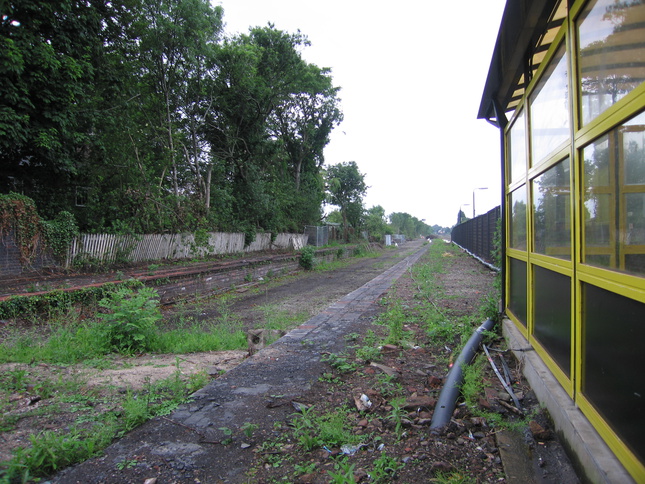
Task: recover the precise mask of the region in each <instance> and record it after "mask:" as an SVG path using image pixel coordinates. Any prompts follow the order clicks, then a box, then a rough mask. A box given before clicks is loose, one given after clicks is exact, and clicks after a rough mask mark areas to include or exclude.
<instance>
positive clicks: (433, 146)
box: [211, 0, 505, 227]
mask: <svg viewBox="0 0 645 484" xmlns="http://www.w3.org/2000/svg"><path fill="white" fill-rule="evenodd" d="M211 1H212V4H213V5H214V6H217V5H221V6H222V7H223V9H224V22H225V24H226V25H225V31H226V33H227V34H235V33H246V32H248V29H249V28H250V27H255V26H260V27H264V26H266V25H267V24H268V23H269V22H271V23H272V24H274V25H275V27H276V28H277V29H279V30H283V31H286V32H289V33H295V32H297V31H298V30H300V32H301V33H303V34H305V35H306V36H307V37H308V39H309V41H310V42H311V44H312V45H311V46H310V47H306V48H304V49H303V51H302V57H303V58H304V59H305V60H306V61H307V62H309V63H311V64H315V65H317V66H318V67H328V68H330V69H331V75H332V78H333V81H334V85H335V86H338V87H340V88H341V90H340V94H339V97H340V99H341V103H340V106H341V110H342V111H343V114H344V121H343V122H342V123H341V125H340V126H339V127H337V128H336V129H335V130H334V131H333V132H332V134H331V139H330V143H329V144H328V145H327V147H326V148H325V152H324V156H325V164H326V165H335V164H338V163H342V162H348V161H355V162H356V163H357V165H358V167H359V171H360V172H361V173H363V174H364V175H365V181H366V183H367V185H368V186H369V187H370V188H369V189H368V191H367V194H366V196H365V197H364V198H363V201H364V205H365V208H370V207H373V206H375V205H380V206H382V207H383V208H384V209H385V213H386V214H388V215H389V214H390V213H392V212H406V213H408V214H410V215H412V216H414V217H416V218H418V219H421V220H424V221H425V223H427V224H428V225H440V226H444V227H451V226H453V225H454V224H455V223H456V221H457V214H458V212H459V209H460V208H461V209H463V211H464V212H465V213H466V215H467V216H469V217H470V216H472V214H473V194H474V196H475V210H476V214H477V215H481V214H482V213H486V212H487V211H488V210H490V209H492V208H494V207H496V206H497V205H499V204H500V200H501V192H500V145H499V130H498V129H497V128H495V127H494V126H492V125H491V124H489V123H488V122H486V120H483V119H479V120H478V119H477V112H478V110H479V104H480V101H481V97H482V93H483V90H484V85H485V82H486V77H487V75H488V69H489V66H490V61H491V58H492V55H493V49H494V47H495V41H496V39H497V32H498V30H499V26H500V23H501V18H502V13H503V10H504V5H505V0H485V1H482V0H460V1H459V2H449V1H436V0H435V1H432V0H398V1H397V2H385V1H382V0H211ZM482 188H486V189H482Z"/></svg>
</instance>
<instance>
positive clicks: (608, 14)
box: [578, 0, 645, 124]
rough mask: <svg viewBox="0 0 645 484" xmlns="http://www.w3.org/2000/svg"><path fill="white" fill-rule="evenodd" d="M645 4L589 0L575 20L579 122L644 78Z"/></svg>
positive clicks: (618, 97)
mask: <svg viewBox="0 0 645 484" xmlns="http://www.w3.org/2000/svg"><path fill="white" fill-rule="evenodd" d="M644 19H645V3H644V2H641V1H637V2H617V1H616V0H596V1H591V2H589V3H588V5H587V6H586V7H585V9H584V11H583V13H582V15H581V16H580V18H579V20H578V39H579V40H578V43H579V46H580V53H579V64H580V82H581V92H582V122H583V123H584V124H587V123H588V122H589V121H591V120H592V119H594V118H595V117H596V116H598V115H599V114H601V113H602V112H604V111H605V110H606V109H607V108H609V107H610V106H612V105H613V104H615V103H616V102H618V101H619V100H620V99H622V98H623V97H625V96H626V95H627V94H629V93H630V92H631V91H632V90H634V89H635V88H636V87H638V85H639V84H640V83H641V82H643V79H645V63H644V62H643V44H642V42H643V39H644V38H645V23H644V22H643V20H644Z"/></svg>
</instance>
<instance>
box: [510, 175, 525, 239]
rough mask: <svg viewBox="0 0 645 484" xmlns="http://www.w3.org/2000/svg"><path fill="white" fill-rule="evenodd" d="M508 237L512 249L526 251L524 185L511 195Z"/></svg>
mask: <svg viewBox="0 0 645 484" xmlns="http://www.w3.org/2000/svg"><path fill="white" fill-rule="evenodd" d="M510 235H511V244H510V246H511V247H512V248H514V249H519V250H526V185H522V186H521V187H520V188H518V189H517V190H515V191H513V192H512V193H511V227H510Z"/></svg>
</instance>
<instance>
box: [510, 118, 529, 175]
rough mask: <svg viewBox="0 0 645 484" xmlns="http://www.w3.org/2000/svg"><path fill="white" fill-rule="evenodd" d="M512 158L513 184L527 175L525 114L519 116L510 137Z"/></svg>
mask: <svg viewBox="0 0 645 484" xmlns="http://www.w3.org/2000/svg"><path fill="white" fill-rule="evenodd" d="M509 145H510V146H509V152H510V156H511V182H516V181H519V180H521V179H522V177H524V175H526V126H525V120H524V112H522V113H521V114H519V115H518V116H517V119H516V120H515V123H513V127H512V128H511V132H510V136H509Z"/></svg>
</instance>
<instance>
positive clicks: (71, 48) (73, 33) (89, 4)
mask: <svg viewBox="0 0 645 484" xmlns="http://www.w3.org/2000/svg"><path fill="white" fill-rule="evenodd" d="M6 7H7V8H6V9H3V12H2V13H1V17H0V78H2V82H0V164H1V165H2V173H3V175H5V176H2V177H0V179H2V182H0V183H3V182H4V183H7V180H10V179H11V180H14V182H15V183H18V184H19V185H20V186H16V187H15V188H18V189H20V190H23V191H26V192H29V193H30V194H32V195H33V198H34V199H35V200H36V201H37V203H38V205H44V206H45V207H46V210H45V211H44V213H45V214H46V215H48V216H52V215H53V213H55V212H56V211H57V208H60V205H64V203H65V202H66V201H67V200H68V199H69V196H70V180H71V179H72V178H73V177H74V176H75V174H76V173H77V161H78V160H79V159H80V158H81V157H83V156H85V154H86V153H87V150H85V149H83V148H84V147H85V146H87V145H89V144H91V143H92V140H91V137H90V133H89V132H88V129H87V128H88V126H91V125H92V118H93V116H94V114H95V110H94V109H92V101H93V90H92V86H93V83H94V81H95V79H96V77H97V76H99V75H100V74H101V73H100V72H99V71H97V70H96V68H95V67H96V61H97V59H100V58H101V57H102V52H103V49H104V45H105V31H106V29H105V25H106V22H105V19H109V18H110V16H111V15H112V14H113V13H112V6H111V5H110V4H106V3H105V2H102V1H98V0H88V1H81V0H52V1H49V2H42V1H36V0H24V1H21V2H9V3H8V4H7V5H6ZM79 39H82V41H80V40H79ZM9 177H11V178H9ZM0 188H1V189H3V190H5V191H6V190H8V189H11V188H13V187H11V186H2V187H0ZM56 205H59V207H56Z"/></svg>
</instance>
